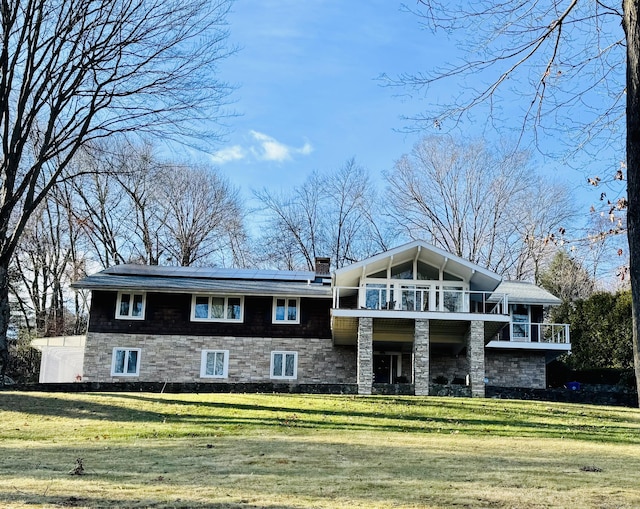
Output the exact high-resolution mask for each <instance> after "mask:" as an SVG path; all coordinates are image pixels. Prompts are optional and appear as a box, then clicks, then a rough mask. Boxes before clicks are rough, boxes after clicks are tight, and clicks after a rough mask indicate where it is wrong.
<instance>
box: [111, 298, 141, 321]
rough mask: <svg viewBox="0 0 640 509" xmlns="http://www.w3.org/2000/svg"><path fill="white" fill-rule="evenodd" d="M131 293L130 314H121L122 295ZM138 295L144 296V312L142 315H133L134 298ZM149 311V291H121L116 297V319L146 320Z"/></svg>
mask: <svg viewBox="0 0 640 509" xmlns="http://www.w3.org/2000/svg"><path fill="white" fill-rule="evenodd" d="M123 295H129V298H130V299H131V300H130V301H129V314H127V315H122V314H120V307H121V305H122V296H123ZM136 295H141V296H142V314H141V315H140V316H133V315H132V314H131V313H132V312H133V305H132V304H133V299H134V297H135V296H136ZM146 312H147V292H135V291H119V292H118V298H117V299H116V320H144V317H145V314H146Z"/></svg>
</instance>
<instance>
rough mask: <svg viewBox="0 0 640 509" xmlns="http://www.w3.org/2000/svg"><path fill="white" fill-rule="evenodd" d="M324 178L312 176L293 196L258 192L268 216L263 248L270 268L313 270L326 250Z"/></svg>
mask: <svg viewBox="0 0 640 509" xmlns="http://www.w3.org/2000/svg"><path fill="white" fill-rule="evenodd" d="M321 194H322V183H321V177H320V175H319V174H318V173H312V174H311V175H310V176H309V178H308V179H307V180H306V181H305V182H304V183H303V184H302V185H301V186H298V187H295V188H294V189H293V190H292V191H291V192H290V193H284V192H280V193H277V192H271V191H268V190H267V189H263V190H262V191H257V192H255V197H256V198H257V199H258V200H259V201H261V202H262V205H263V207H264V210H265V211H266V213H267V216H268V218H267V225H266V227H265V228H264V229H263V235H262V236H261V237H262V239H261V241H260V244H261V245H263V246H264V249H263V251H264V254H263V256H264V258H265V262H266V263H267V264H268V265H271V266H276V267H278V268H283V269H289V270H293V269H301V268H304V269H308V270H313V267H314V264H315V257H316V256H318V255H319V250H320V249H322V247H321V246H322V244H323V237H324V232H323V231H322V228H323V225H322V224H321V216H322V212H321V210H320V209H321V205H320V199H321Z"/></svg>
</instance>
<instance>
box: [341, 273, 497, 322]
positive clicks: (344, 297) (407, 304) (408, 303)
mask: <svg viewBox="0 0 640 509" xmlns="http://www.w3.org/2000/svg"><path fill="white" fill-rule="evenodd" d="M333 309H334V310H359V311H363V312H364V311H374V312H375V311H379V312H384V315H385V316H390V315H389V313H390V312H391V313H392V312H403V311H404V312H412V314H414V313H431V312H432V313H438V314H444V313H456V314H484V315H496V316H499V317H500V318H501V319H504V317H505V316H509V306H508V299H507V295H506V294H498V293H495V292H478V291H469V290H461V289H458V288H456V287H453V286H445V285H438V286H419V285H413V284H400V283H398V282H397V281H396V282H395V284H394V285H387V284H375V285H372V284H368V285H367V286H366V287H364V288H363V287H352V286H336V287H334V288H333ZM399 314H401V313H398V315H399ZM364 315H366V316H381V315H382V313H375V314H374V315H370V313H369V312H366V313H363V316H364Z"/></svg>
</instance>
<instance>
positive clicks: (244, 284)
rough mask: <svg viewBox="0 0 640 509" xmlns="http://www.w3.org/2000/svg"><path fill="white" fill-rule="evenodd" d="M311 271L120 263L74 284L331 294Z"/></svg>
mask: <svg viewBox="0 0 640 509" xmlns="http://www.w3.org/2000/svg"><path fill="white" fill-rule="evenodd" d="M315 279H316V274H315V273H314V272H311V271H285V270H254V269H223V268H217V267H214V268H211V267H161V266H157V265H134V264H127V265H116V266H114V267H110V268H108V269H105V270H103V271H101V272H98V273H97V274H93V275H91V276H87V277H86V278H84V279H82V280H80V281H77V282H76V283H73V284H72V287H74V288H83V289H87V290H134V291H136V290H137V291H142V290H144V291H156V292H185V293H194V292H203V293H211V292H215V293H225V294H230V295H290V296H299V297H330V296H331V288H330V287H329V286H328V285H323V284H321V283H314V280H315Z"/></svg>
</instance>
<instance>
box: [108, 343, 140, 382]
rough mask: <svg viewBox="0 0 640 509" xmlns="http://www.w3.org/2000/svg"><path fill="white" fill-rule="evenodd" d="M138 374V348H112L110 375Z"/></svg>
mask: <svg viewBox="0 0 640 509" xmlns="http://www.w3.org/2000/svg"><path fill="white" fill-rule="evenodd" d="M139 374H140V348H114V349H113V356H112V360H111V376H138V375H139Z"/></svg>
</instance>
